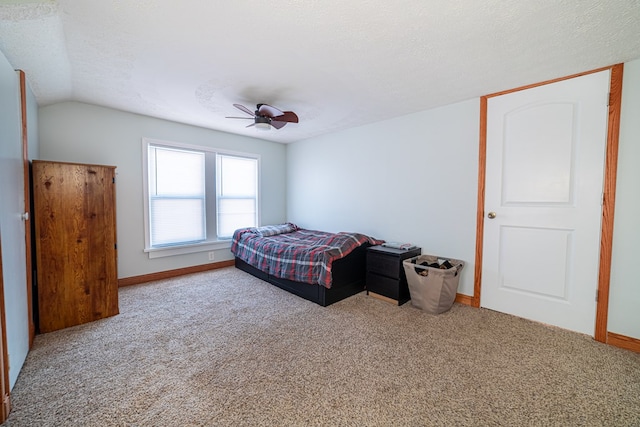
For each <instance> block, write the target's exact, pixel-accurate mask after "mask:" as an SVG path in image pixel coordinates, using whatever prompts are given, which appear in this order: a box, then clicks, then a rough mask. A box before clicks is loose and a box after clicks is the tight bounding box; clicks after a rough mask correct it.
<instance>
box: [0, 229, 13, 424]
mask: <svg viewBox="0 0 640 427" xmlns="http://www.w3.org/2000/svg"><path fill="white" fill-rule="evenodd" d="M0 329H1V330H2V333H1V336H0V392H1V393H2V395H1V396H0V399H2V401H1V402H0V423H4V422H5V421H6V419H7V417H8V416H9V412H10V411H11V395H10V392H11V387H10V384H9V354H8V350H7V321H6V315H5V309H4V273H3V271H2V239H1V238H0Z"/></svg>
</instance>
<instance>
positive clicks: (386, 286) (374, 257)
mask: <svg viewBox="0 0 640 427" xmlns="http://www.w3.org/2000/svg"><path fill="white" fill-rule="evenodd" d="M421 253H422V249H421V248H415V249H411V250H408V251H406V250H402V249H392V248H385V247H384V246H371V247H369V248H367V295H371V296H373V297H376V298H380V299H383V300H385V301H388V302H392V303H394V304H397V305H402V304H404V303H405V302H407V301H409V300H410V299H411V295H410V294H409V286H408V285H407V278H406V276H405V274H404V267H403V266H402V261H403V260H405V259H407V258H412V257H416V256H418V255H420V254H421Z"/></svg>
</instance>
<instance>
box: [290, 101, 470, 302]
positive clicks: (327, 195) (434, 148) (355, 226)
mask: <svg viewBox="0 0 640 427" xmlns="http://www.w3.org/2000/svg"><path fill="white" fill-rule="evenodd" d="M479 111H480V102H479V100H478V99H473V100H469V101H465V102H460V103H457V104H453V105H449V106H446V107H442V108H437V109H432V110H428V111H423V112H420V113H416V114H412V115H408V116H403V117H398V118H394V119H390V120H386V121H383V122H378V123H374V124H371V125H366V126H362V127H358V128H354V129H349V130H345V131H341V132H337V133H333V134H330V135H325V136H321V137H316V138H312V139H309V140H306V141H301V142H296V143H293V144H290V145H288V146H287V184H288V187H287V220H289V221H292V222H294V223H297V224H298V225H300V226H303V227H305V228H311V229H320V230H326V231H356V232H361V233H364V234H368V235H371V236H373V237H377V238H380V239H384V240H390V241H403V242H404V241H408V242H411V243H414V244H416V245H418V246H420V247H422V253H425V254H435V255H441V256H447V257H451V258H456V259H461V260H463V261H465V263H466V265H465V268H464V270H463V273H462V276H461V280H460V285H459V288H458V292H460V293H463V294H466V295H473V270H474V261H475V239H476V202H477V200H476V199H477V191H478V186H477V182H478V135H479V123H480V115H479V114H480V113H479Z"/></svg>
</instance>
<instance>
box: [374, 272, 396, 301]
mask: <svg viewBox="0 0 640 427" xmlns="http://www.w3.org/2000/svg"><path fill="white" fill-rule="evenodd" d="M367 291H369V292H375V293H376V294H379V295H383V296H385V297H388V298H391V299H394V300H400V299H401V298H400V283H399V279H391V278H389V277H385V276H380V275H378V274H375V273H371V272H368V273H367Z"/></svg>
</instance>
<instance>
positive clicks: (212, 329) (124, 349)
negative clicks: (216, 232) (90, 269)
mask: <svg viewBox="0 0 640 427" xmlns="http://www.w3.org/2000/svg"><path fill="white" fill-rule="evenodd" d="M120 313H121V314H120V315H118V316H115V317H112V318H109V319H104V320H100V321H97V322H93V323H91V324H86V325H82V326H77V327H73V328H68V329H65V330H61V331H57V332H52V333H49V334H44V335H38V336H37V337H36V340H35V343H34V346H33V350H32V351H31V352H30V354H29V356H28V357H27V361H26V363H25V365H24V368H23V370H22V372H21V374H20V376H19V378H18V382H17V384H16V386H15V387H14V389H13V391H12V404H13V410H12V413H11V414H10V417H9V420H8V421H7V422H6V423H5V424H4V425H6V426H12V427H17V426H54V425H55V426H112V425H113V426H239V425H249V426H312V425H319V426H422V425H425V426H430V425H442V426H453V425H455V426H467V425H468V426H471V425H474V426H476V425H479V426H494V425H495V426H499V425H500V426H502V425H504V426H555V425H558V426H638V425H640V354H637V353H633V352H630V351H627V350H622V349H618V348H614V347H610V346H606V345H603V344H600V343H597V342H595V341H593V340H592V339H591V338H589V337H586V336H583V335H579V334H575V333H572V332H568V331H563V330H559V329H556V328H550V327H546V326H543V325H540V324H536V323H533V322H530V321H527V320H523V319H519V318H516V317H512V316H508V315H504V314H501V313H495V312H492V311H489V310H484V309H474V308H471V307H466V306H462V305H458V304H456V305H454V306H453V308H452V309H451V310H450V311H449V312H447V313H444V314H441V315H438V316H433V315H428V314H426V313H424V312H422V311H420V310H418V309H416V308H414V307H412V306H411V303H407V304H405V305H403V306H401V307H396V306H393V305H391V304H388V303H385V302H382V301H379V300H376V299H373V298H371V297H367V296H366V295H365V293H364V292H363V293H361V294H358V295H355V296H354V297H351V298H348V299H346V300H344V301H341V302H339V303H336V304H334V305H332V306H329V307H326V308H323V307H320V306H317V305H315V304H313V303H310V302H307V301H305V300H303V299H300V298H298V297H296V296H293V295H291V294H288V293H286V292H284V291H282V290H280V289H278V288H276V287H274V286H272V285H269V284H267V283H265V282H262V281H260V280H258V279H255V278H253V277H251V276H249V275H247V274H246V273H243V272H241V271H239V270H236V269H235V268H233V267H230V268H224V269H221V270H215V271H211V272H206V273H200V274H195V275H190V276H185V277H182V278H179V279H174V280H163V281H158V282H153V283H149V284H145V285H138V286H131V287H127V288H122V289H121V290H120Z"/></svg>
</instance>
